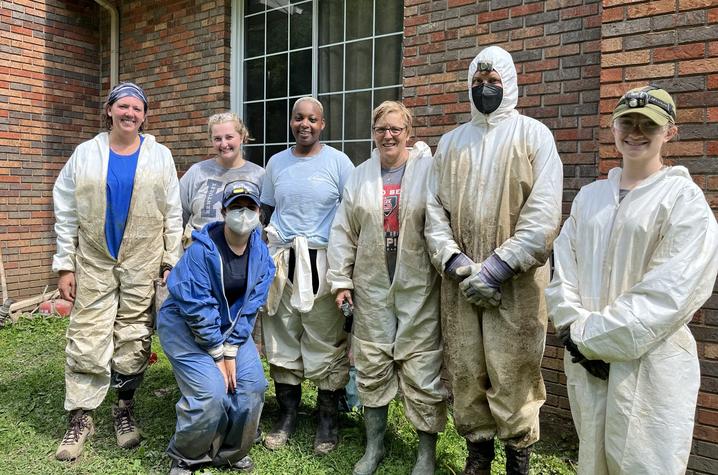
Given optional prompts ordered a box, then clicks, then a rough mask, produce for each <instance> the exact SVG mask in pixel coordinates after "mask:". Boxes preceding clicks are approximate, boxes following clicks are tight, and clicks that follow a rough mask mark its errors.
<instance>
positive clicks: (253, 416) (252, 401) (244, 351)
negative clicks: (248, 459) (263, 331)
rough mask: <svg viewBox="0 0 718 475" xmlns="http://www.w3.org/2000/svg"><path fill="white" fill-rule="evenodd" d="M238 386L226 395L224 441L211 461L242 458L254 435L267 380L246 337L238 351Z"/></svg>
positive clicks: (231, 462) (219, 463)
mask: <svg viewBox="0 0 718 475" xmlns="http://www.w3.org/2000/svg"><path fill="white" fill-rule="evenodd" d="M236 363H237V390H236V391H235V393H234V394H228V395H227V400H226V404H227V415H228V417H229V423H228V425H227V431H226V433H225V435H224V442H223V443H222V446H221V447H220V449H219V452H218V453H217V455H216V456H215V457H214V460H213V462H212V463H213V464H214V465H217V466H222V465H229V464H233V463H235V462H238V461H239V460H241V459H242V458H244V457H245V456H246V455H247V454H248V453H249V450H250V449H251V448H252V444H253V443H254V439H255V437H256V436H257V427H258V426H259V416H260V415H261V414H262V406H263V405H264V392H265V391H266V389H267V380H266V379H265V378H264V371H263V369H262V363H261V361H260V360H259V354H257V348H256V346H254V342H253V341H252V340H247V342H245V343H244V344H243V345H242V346H240V347H239V351H238V352H237V360H236Z"/></svg>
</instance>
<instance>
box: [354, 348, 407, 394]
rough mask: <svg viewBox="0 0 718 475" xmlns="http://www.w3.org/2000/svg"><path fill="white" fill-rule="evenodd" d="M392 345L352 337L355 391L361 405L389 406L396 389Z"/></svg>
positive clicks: (396, 382)
mask: <svg viewBox="0 0 718 475" xmlns="http://www.w3.org/2000/svg"><path fill="white" fill-rule="evenodd" d="M393 347H394V345H393V344H381V343H373V342H369V341H364V340H362V339H360V338H357V337H356V336H353V337H352V352H353V354H354V367H355V368H356V371H357V389H358V390H359V397H360V399H361V402H362V404H364V405H365V406H368V407H380V406H385V405H386V404H389V402H391V400H392V399H394V396H396V393H397V389H398V381H397V377H396V371H395V368H394V358H393V356H392V353H393Z"/></svg>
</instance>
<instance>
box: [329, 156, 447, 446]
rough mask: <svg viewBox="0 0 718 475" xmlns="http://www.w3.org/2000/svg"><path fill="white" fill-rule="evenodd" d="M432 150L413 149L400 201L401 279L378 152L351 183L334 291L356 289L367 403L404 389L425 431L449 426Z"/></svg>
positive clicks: (356, 342)
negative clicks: (427, 235)
mask: <svg viewBox="0 0 718 475" xmlns="http://www.w3.org/2000/svg"><path fill="white" fill-rule="evenodd" d="M431 163H432V160H431V150H430V149H429V146H428V145H426V144H425V143H424V142H417V143H416V144H415V145H414V147H413V148H410V149H409V160H408V161H407V162H406V168H405V171H404V177H403V179H402V181H401V194H400V197H401V198H400V201H399V223H400V230H399V243H398V250H397V259H396V269H395V273H394V280H393V282H390V281H389V271H388V269H387V262H386V252H385V245H386V244H385V237H384V210H383V197H382V190H383V186H382V183H383V182H382V177H381V162H380V160H379V153H378V151H377V150H374V152H373V153H372V156H371V158H370V159H369V160H368V161H366V162H364V163H362V164H361V165H359V166H358V167H357V168H356V170H355V171H354V173H353V174H352V176H351V178H350V179H349V181H348V182H347V185H346V186H345V187H344V198H343V200H342V203H341V205H340V206H339V210H338V211H337V214H336V216H335V218H334V223H333V225H332V232H331V234H330V235H329V248H328V251H327V257H328V260H329V272H328V273H327V280H328V281H329V283H330V284H331V286H332V292H334V293H336V292H337V291H338V290H340V289H352V295H353V302H354V326H353V332H352V333H353V337H352V351H353V353H354V365H355V366H356V369H357V385H358V390H359V397H360V399H361V401H362V403H363V404H364V405H365V406H368V407H381V406H385V405H387V404H389V403H390V402H391V400H392V399H393V398H394V397H395V396H396V393H397V389H398V388H399V386H401V392H402V394H403V396H404V405H405V407H406V416H407V418H408V419H409V420H410V421H411V423H412V424H413V425H414V427H416V428H417V429H418V430H421V431H423V432H430V433H437V432H441V431H442V430H443V429H444V426H445V424H446V403H445V400H446V397H447V393H446V389H445V388H444V386H443V384H442V382H441V379H440V376H441V374H440V373H441V357H442V351H441V346H442V344H441V328H440V325H439V323H440V322H439V286H438V285H437V284H438V275H437V273H436V272H435V271H434V269H433V267H432V266H431V262H430V260H429V254H428V251H427V249H426V241H425V239H424V222H425V210H426V176H427V173H428V171H429V168H430V167H431Z"/></svg>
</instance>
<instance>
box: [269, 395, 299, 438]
mask: <svg viewBox="0 0 718 475" xmlns="http://www.w3.org/2000/svg"><path fill="white" fill-rule="evenodd" d="M274 388H275V392H276V394H277V403H278V404H279V419H277V421H276V422H275V423H274V425H273V426H272V430H271V431H270V432H269V434H267V436H266V437H265V438H264V446H265V447H267V448H268V449H269V450H276V449H279V448H281V447H284V446H285V445H286V444H287V440H288V439H289V437H290V436H291V435H292V434H293V433H294V430H295V429H296V428H297V411H298V410H299V402H300V401H301V399H302V387H301V386H300V385H298V384H296V385H294V384H282V383H275V385H274Z"/></svg>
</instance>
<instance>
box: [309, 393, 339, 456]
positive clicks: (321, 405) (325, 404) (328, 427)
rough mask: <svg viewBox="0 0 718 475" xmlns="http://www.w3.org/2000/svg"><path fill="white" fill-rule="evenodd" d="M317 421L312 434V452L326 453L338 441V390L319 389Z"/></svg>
mask: <svg viewBox="0 0 718 475" xmlns="http://www.w3.org/2000/svg"><path fill="white" fill-rule="evenodd" d="M317 406H318V409H319V422H318V424H317V433H316V435H315V436H314V453H315V454H316V455H326V454H328V453H329V452H331V451H332V450H334V449H335V448H336V446H337V443H338V442H339V391H324V390H322V389H320V390H319V394H318V395H317Z"/></svg>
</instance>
